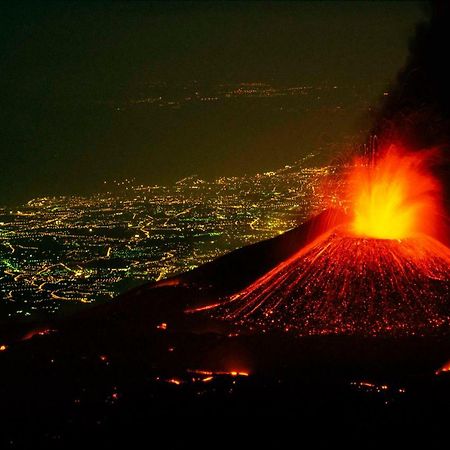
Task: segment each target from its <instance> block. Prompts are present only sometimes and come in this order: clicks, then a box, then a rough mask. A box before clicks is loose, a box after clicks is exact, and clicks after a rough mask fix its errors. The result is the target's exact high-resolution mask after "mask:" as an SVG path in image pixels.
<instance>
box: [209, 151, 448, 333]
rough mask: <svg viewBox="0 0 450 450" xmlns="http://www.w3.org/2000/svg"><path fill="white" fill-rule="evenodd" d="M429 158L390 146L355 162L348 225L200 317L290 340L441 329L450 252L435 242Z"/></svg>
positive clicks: (435, 192)
mask: <svg viewBox="0 0 450 450" xmlns="http://www.w3.org/2000/svg"><path fill="white" fill-rule="evenodd" d="M431 156H432V153H430V152H422V153H414V154H408V153H402V152H400V151H399V150H398V148H396V147H394V146H392V147H390V148H389V149H388V150H387V151H385V152H384V153H382V155H381V156H380V157H379V159H378V160H377V161H376V162H375V163H371V164H368V163H366V162H365V161H364V160H362V159H357V160H355V162H354V164H353V165H352V168H351V170H350V174H349V176H348V180H347V181H348V182H347V186H348V195H347V198H346V204H347V205H348V207H349V214H348V217H349V220H348V222H347V223H345V224H340V225H338V226H336V227H334V228H332V229H330V230H328V231H327V232H326V233H324V234H322V235H321V236H320V237H318V238H317V239H316V240H314V241H313V242H312V243H310V244H309V245H307V246H306V247H304V248H302V249H300V250H299V251H298V252H297V253H296V254H295V255H294V256H292V257H291V258H289V259H288V260H286V261H284V262H283V263H281V264H279V265H278V266H276V267H275V268H274V269H272V270H271V271H270V272H268V273H267V274H266V275H264V276H262V277H261V278H259V279H258V280H256V281H255V282H254V283H252V284H251V285H250V286H248V287H247V288H245V289H243V290H242V291H240V292H239V293H237V294H235V295H233V296H232V297H230V298H228V299H226V300H225V301H224V302H222V303H221V304H220V305H219V306H217V307H212V308H211V309H210V310H209V311H208V312H209V314H211V315H212V316H213V317H216V318H220V319H225V320H229V321H231V322H232V323H234V324H235V325H237V326H238V327H239V328H241V329H257V330H262V331H266V330H270V329H279V330H284V331H294V332H297V333H298V334H300V335H312V334H358V335H371V336H376V335H395V336H398V335H415V334H420V335H421V334H428V333H436V332H438V331H442V330H447V329H448V327H449V325H450V302H449V301H448V294H449V290H450V249H449V248H448V247H447V246H445V245H444V244H443V243H441V242H440V241H439V240H438V239H437V238H438V237H439V235H438V229H439V226H438V225H439V221H440V220H443V217H444V216H443V214H442V210H441V207H440V185H439V182H438V181H437V180H436V179H435V178H433V176H432V175H431V173H430V171H429V168H428V163H429V161H430V157H431Z"/></svg>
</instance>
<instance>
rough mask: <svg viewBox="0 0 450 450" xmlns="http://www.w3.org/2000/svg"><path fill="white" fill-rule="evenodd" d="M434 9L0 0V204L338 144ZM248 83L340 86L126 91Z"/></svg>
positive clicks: (213, 171) (166, 178)
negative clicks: (292, 92)
mask: <svg viewBox="0 0 450 450" xmlns="http://www.w3.org/2000/svg"><path fill="white" fill-rule="evenodd" d="M424 17H425V12H424V8H423V6H422V5H420V4H418V3H409V2H398V3H396V2H361V3H359V2H348V3H340V2H316V3H300V2H299V3H295V2H288V3H282V2H277V3H260V2H252V3H238V2H230V3H227V2H220V3H214V2H212V3H196V4H195V3H194V4H190V3H187V2H182V3H169V2H162V3H145V2H136V3H134V2H80V3H75V2H37V1H33V2H30V3H25V2H10V4H9V5H7V4H6V2H3V3H2V4H1V6H0V22H1V23H0V54H1V64H2V65H1V71H0V96H1V101H2V108H1V112H0V120H1V127H0V136H1V153H0V155H1V167H2V171H1V177H0V203H14V202H20V201H26V200H28V199H30V198H32V197H34V196H39V195H58V194H70V193H90V192H94V191H95V190H96V189H99V188H100V186H101V185H102V183H103V181H104V180H113V179H122V178H127V177H128V178H130V177H135V178H136V179H137V181H139V182H143V183H146V184H154V183H171V182H173V181H175V180H177V179H178V178H180V177H183V176H187V175H190V174H193V173H197V174H199V175H200V176H202V177H207V178H211V177H216V176H220V175H240V174H243V173H254V172H257V171H259V170H269V169H274V168H277V167H280V166H282V165H284V164H287V163H290V162H293V161H294V160H296V159H298V158H299V157H301V156H302V155H304V154H306V153H309V152H311V151H314V150H316V149H318V148H321V149H324V148H328V147H327V146H330V145H332V144H336V143H339V142H340V141H342V140H343V139H344V138H345V137H347V136H349V135H351V134H352V133H358V132H361V130H362V129H364V126H365V125H364V120H361V117H364V114H366V113H367V111H365V109H366V110H367V109H368V105H370V104H372V103H373V104H376V102H377V99H378V98H379V97H380V96H381V94H382V92H383V91H384V90H386V89H388V86H389V84H390V83H391V82H393V80H394V77H395V74H396V73H397V71H398V70H399V69H400V68H401V66H402V64H403V63H404V61H405V58H406V56H407V52H408V39H409V38H410V37H411V35H412V34H413V32H414V26H415V24H416V23H417V22H419V21H420V20H422V19H423V18H424ZM195 82H196V83H195ZM241 82H266V83H270V84H271V85H275V86H286V85H293V86H302V85H311V86H315V87H320V86H334V85H336V86H337V89H336V90H335V92H334V93H333V98H331V99H327V100H326V104H323V103H321V102H319V103H317V105H316V103H314V101H315V100H314V99H315V98H316V95H315V94H314V98H310V97H308V98H307V99H305V101H304V103H302V104H299V103H295V102H294V104H292V105H291V104H284V103H283V102H282V100H279V99H278V100H270V101H265V102H262V101H249V100H246V101H244V100H242V101H233V102H216V103H211V104H207V105H206V104H201V105H200V104H189V105H188V106H183V107H182V108H179V109H173V108H172V109H171V108H160V107H156V106H154V105H144V106H139V107H136V106H133V107H132V106H130V104H129V103H130V100H132V99H140V98H146V97H150V96H152V95H154V92H155V86H158V89H162V91H158V92H162V93H163V95H164V96H169V97H177V96H178V97H179V96H180V95H181V96H183V95H185V93H186V92H188V93H190V92H191V91H193V90H194V91H195V89H198V90H200V91H202V92H206V93H208V92H212V91H214V89H217V86H219V85H223V84H236V83H241ZM161 83H163V84H161ZM161 86H163V87H162V88H161ZM183 89H184V90H183ZM180 92H181V94H180ZM355 92H356V93H357V95H356V94H355ZM330 105H331V106H333V105H339V106H340V109H339V113H338V114H337V113H336V112H335V111H334V110H333V111H334V112H332V109H333V108H332V107H331V106H330ZM327 111H328V113H327ZM325 154H326V156H325ZM325 157H329V154H328V153H326V151H324V158H325Z"/></svg>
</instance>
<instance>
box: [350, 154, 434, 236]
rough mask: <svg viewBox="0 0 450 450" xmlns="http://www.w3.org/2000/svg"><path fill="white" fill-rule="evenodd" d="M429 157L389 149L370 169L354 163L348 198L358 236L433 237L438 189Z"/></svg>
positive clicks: (360, 162) (360, 160)
mask: <svg viewBox="0 0 450 450" xmlns="http://www.w3.org/2000/svg"><path fill="white" fill-rule="evenodd" d="M432 155H433V152H429V151H424V152H417V153H406V152H404V151H401V150H400V149H399V148H398V147H396V146H394V145H392V146H391V147H390V148H389V149H387V151H385V152H384V154H382V156H381V157H380V158H379V159H378V160H377V161H376V163H375V164H373V165H368V164H367V163H365V162H364V161H363V160H362V159H359V160H357V161H356V163H355V166H354V169H353V170H352V172H351V174H350V177H349V197H350V203H351V207H352V210H353V223H352V231H353V232H354V233H355V234H356V235H357V236H365V237H371V238H378V239H405V238H408V237H411V236H413V235H415V234H417V233H425V234H429V235H434V234H435V231H436V230H435V228H436V222H437V220H438V216H439V210H440V206H439V204H440V202H439V198H440V185H439V183H438V181H437V180H436V179H435V178H434V177H433V176H432V174H431V173H430V171H429V168H428V165H429V164H428V163H429V161H430V159H431V156H432Z"/></svg>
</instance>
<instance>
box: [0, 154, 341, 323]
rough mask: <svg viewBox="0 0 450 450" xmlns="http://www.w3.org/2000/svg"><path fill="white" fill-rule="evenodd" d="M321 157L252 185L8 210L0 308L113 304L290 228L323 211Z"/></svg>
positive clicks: (45, 201)
mask: <svg viewBox="0 0 450 450" xmlns="http://www.w3.org/2000/svg"><path fill="white" fill-rule="evenodd" d="M315 158H316V157H315V155H312V154H310V155H308V156H307V157H305V158H303V159H302V160H300V161H299V162H297V163H295V164H293V165H289V166H285V167H283V168H281V169H279V170H276V171H273V172H266V173H261V174H256V175H253V176H248V177H230V178H219V179H216V180H213V181H205V180H202V179H200V178H198V177H197V176H191V177H188V178H184V179H182V180H179V181H177V182H176V183H175V184H174V185H173V186H143V185H136V184H135V183H134V182H133V180H126V181H121V182H117V181H116V182H114V183H110V184H108V183H106V182H105V188H106V191H107V192H104V193H101V194H100V193H99V194H96V195H92V196H88V197H80V196H70V197H44V198H35V199H33V200H30V201H29V202H28V203H26V204H24V205H22V206H20V207H18V208H17V209H10V208H8V209H6V208H3V209H2V210H1V213H0V214H1V216H0V217H1V218H0V243H1V246H0V252H1V253H0V255H1V266H0V270H1V272H0V273H1V277H2V278H1V279H2V283H1V292H2V297H3V301H2V309H3V310H6V312H7V316H8V317H10V318H15V319H18V318H26V317H33V318H34V317H41V316H42V315H44V316H45V315H46V314H53V313H56V312H58V311H60V310H64V308H66V309H68V308H73V307H75V306H76V305H80V304H82V303H91V302H94V301H102V300H103V301H104V300H109V299H111V298H113V297H115V296H116V295H117V294H119V293H121V292H123V291H126V290H128V289H130V288H131V287H133V286H136V285H139V284H142V283H144V282H146V281H159V280H161V279H164V278H167V277H170V276H172V275H175V274H178V273H182V272H185V271H188V270H191V269H193V268H195V267H197V266H199V265H201V264H204V263H205V262H208V261H211V260H213V259H215V258H217V257H218V256H220V255H223V254H224V253H227V252H229V251H231V250H233V249H236V248H238V247H242V246H244V245H247V244H250V243H252V242H257V241H261V240H263V239H267V238H270V237H273V236H275V235H277V234H280V233H282V232H284V231H286V230H288V229H290V228H293V227H295V226H296V225H297V224H298V223H299V222H302V221H304V220H305V219H306V218H307V217H308V216H309V215H310V214H311V213H312V212H314V211H319V210H320V209H322V206H323V202H324V201H325V198H324V197H323V196H321V195H320V194H319V192H320V189H318V188H319V187H320V183H321V182H322V181H323V179H324V177H325V175H328V174H330V173H333V172H334V171H336V168H334V167H332V166H325V167H317V166H315V164H314V162H315ZM316 191H317V192H316ZM314 192H316V194H318V195H312V194H313V193H314ZM328 200H330V199H327V201H328ZM68 302H70V303H68Z"/></svg>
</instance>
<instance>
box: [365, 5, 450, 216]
mask: <svg viewBox="0 0 450 450" xmlns="http://www.w3.org/2000/svg"><path fill="white" fill-rule="evenodd" d="M426 7H427V9H428V13H429V20H428V21H426V22H422V23H419V24H418V25H417V27H416V33H415V35H414V37H413V39H412V40H411V42H410V55H409V57H408V60H407V63H406V65H405V67H404V68H403V69H402V70H401V71H400V73H399V74H398V76H397V80H396V82H395V84H394V86H393V87H392V88H391V89H390V95H389V96H387V97H385V100H384V102H383V104H382V105H381V108H380V110H379V111H378V117H377V118H376V122H375V127H374V130H373V132H374V134H375V135H377V136H379V137H380V138H381V139H382V140H383V141H384V140H389V141H390V140H392V139H394V140H395V139H399V140H400V141H401V142H403V143H404V144H405V145H406V146H407V147H408V148H409V149H413V150H421V149H425V148H438V149H440V151H441V157H440V158H439V162H438V163H437V165H436V173H437V175H438V176H439V178H440V179H441V181H442V184H443V186H444V201H445V205H446V207H447V211H448V210H449V206H450V198H449V197H450V171H449V163H450V157H449V150H450V145H449V142H450V66H449V63H448V55H449V53H448V52H449V48H448V45H449V43H450V3H448V2H445V1H435V2H430V3H429V4H427V5H426Z"/></svg>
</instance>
